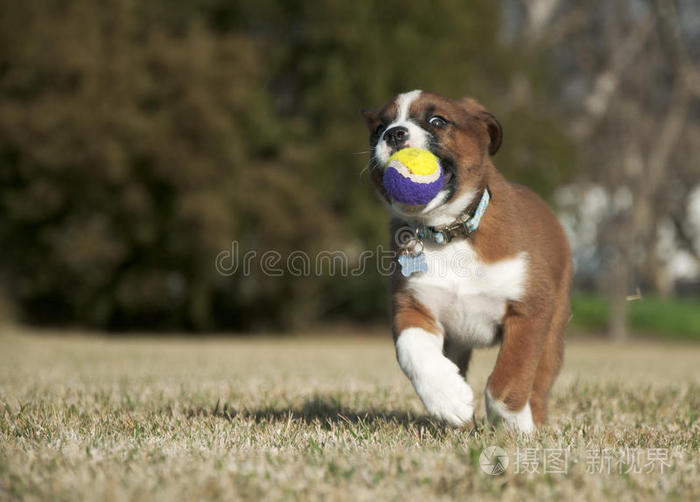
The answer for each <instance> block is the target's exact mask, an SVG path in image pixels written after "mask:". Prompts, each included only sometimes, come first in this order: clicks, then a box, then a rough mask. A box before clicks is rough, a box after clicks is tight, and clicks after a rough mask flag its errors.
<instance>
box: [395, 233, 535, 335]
mask: <svg viewBox="0 0 700 502" xmlns="http://www.w3.org/2000/svg"><path fill="white" fill-rule="evenodd" d="M424 252H425V255H426V260H427V263H428V271H427V272H425V273H419V274H414V275H412V276H411V277H410V278H409V279H408V287H409V288H410V290H411V291H412V292H413V294H414V296H415V298H416V300H418V301H419V302H421V303H422V304H423V305H424V306H425V307H426V308H428V309H429V310H430V311H431V313H432V314H433V316H434V317H435V319H436V320H437V321H438V323H440V324H441V325H442V327H443V328H444V329H445V332H446V334H447V336H448V337H449V338H450V339H453V340H454V341H456V342H458V343H460V344H464V345H466V346H468V347H485V346H489V345H492V344H493V343H494V341H495V335H496V332H497V328H498V325H499V324H500V322H501V320H502V318H503V315H504V314H505V309H506V303H507V302H508V301H509V300H518V299H520V298H521V297H522V295H523V292H524V289H525V282H526V278H527V253H520V254H518V255H516V256H514V257H511V258H508V259H505V260H502V261H499V262H495V263H484V262H482V261H481V260H480V259H479V257H478V255H477V254H476V252H475V251H474V250H473V249H472V247H471V245H470V242H469V241H468V240H466V239H458V240H455V241H453V242H451V243H449V244H446V245H444V246H437V245H435V244H432V243H425V250H424Z"/></svg>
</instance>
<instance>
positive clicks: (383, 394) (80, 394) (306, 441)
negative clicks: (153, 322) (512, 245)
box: [0, 328, 700, 501]
mask: <svg viewBox="0 0 700 502" xmlns="http://www.w3.org/2000/svg"><path fill="white" fill-rule="evenodd" d="M495 354H496V352H495V350H493V349H489V350H484V351H480V352H477V354H476V357H475V360H474V363H473V367H472V369H471V370H470V374H469V380H470V382H471V383H472V387H473V388H474V389H475V392H476V394H477V396H478V399H479V407H478V408H477V416H478V418H479V428H478V430H476V431H472V432H466V431H461V430H454V429H450V428H444V427H443V426H441V425H440V424H436V423H433V422H432V421H431V420H429V419H428V418H427V417H426V416H425V415H424V412H423V409H422V407H421V406H420V403H419V401H418V399H417V397H416V396H415V394H414V392H413V390H412V388H411V387H410V385H409V383H408V381H407V380H406V378H405V377H404V376H403V375H402V374H401V372H400V370H399V369H398V366H397V364H396V362H395V358H394V354H393V349H392V346H391V341H390V337H388V336H387V337H386V338H370V337H361V336H346V337H332V338H323V337H315V338H308V337H307V338H284V339H277V338H262V339H255V338H243V339H241V338H239V339H226V338H219V339H217V338H210V339H201V340H197V339H186V338H177V337H173V338H159V339H152V338H151V339H149V338H138V339H133V338H132V339H129V338H109V337H100V336H82V335H80V334H70V335H69V334H66V333H27V332H24V331H22V330H18V329H10V328H5V329H4V330H3V331H2V332H1V333H0V499H2V500H152V499H157V500H237V499H247V500H259V499H266V500H268V499H269V500H279V499H300V500H353V501H354V500H397V499H405V497H407V496H409V495H410V497H411V498H412V499H414V500H424V499H425V500H431V499H434V500H448V499H463V500H464V499H467V498H473V499H477V500H481V499H484V500H491V499H499V500H523V499H524V498H537V499H546V498H556V499H567V500H590V499H597V500H608V499H615V500H620V501H624V500H640V499H649V500H660V499H670V500H674V499H675V500H691V499H695V500H697V499H698V498H699V497H700V475H699V473H698V457H697V454H698V444H699V443H698V441H699V439H700V435H699V431H700V425H699V423H698V419H697V418H698V410H700V370H699V369H698V360H700V357H699V356H700V346H698V345H688V344H669V343H666V344H661V343H651V342H633V343H631V344H628V345H609V344H605V343H602V342H599V341H588V342H583V341H580V340H575V341H572V342H571V343H570V345H569V347H568V348H567V361H566V364H565V368H564V371H563V373H562V375H561V377H560V379H559V381H558V383H557V385H556V386H555V388H554V390H553V395H552V399H551V408H552V409H551V415H552V416H551V423H550V425H549V426H548V427H546V428H544V429H543V430H541V431H539V432H537V433H536V434H534V435H533V436H532V437H518V436H517V435H515V434H512V433H510V432H508V431H504V430H501V429H497V430H492V429H490V428H488V427H486V426H485V425H484V424H483V419H482V417H483V414H484V410H483V403H482V402H481V399H482V390H483V386H484V384H485V380H486V378H487V376H488V374H489V371H490V369H491V367H492V365H493V361H494V358H495ZM490 445H497V446H501V447H502V448H503V449H504V450H505V451H506V452H507V453H508V454H509V456H510V466H509V467H508V469H507V470H506V472H505V474H504V475H502V476H489V475H487V474H485V473H484V472H482V470H481V469H480V467H479V458H480V454H481V451H482V449H484V448H485V447H487V446H490ZM560 449H562V450H560ZM563 449H566V451H567V453H566V455H567V461H566V473H563V474H557V473H553V472H551V471H552V470H553V469H552V468H551V467H549V468H547V469H546V470H547V471H548V472H545V467H544V457H545V455H550V454H551V452H552V451H554V452H555V453H556V452H561V451H563ZM608 449H609V450H608ZM635 449H639V450H638V451H639V452H640V457H639V459H640V460H639V462H637V463H635V462H633V461H631V460H630V459H633V458H634V457H633V456H629V458H627V459H625V458H624V457H625V456H628V454H629V453H630V452H635V451H637V450H635ZM656 449H662V450H656ZM518 451H519V452H520V457H518V455H517V452H518ZM545 452H547V453H545ZM659 452H665V455H667V458H665V460H664V459H663V458H662V461H661V462H658V463H654V462H651V461H650V460H649V459H650V458H653V456H654V455H657V457H658V455H660V454H661V453H659ZM527 455H530V456H532V455H534V457H535V458H536V459H537V461H536V462H533V463H530V464H526V463H525V462H524V461H523V460H524V459H523V457H524V456H527ZM594 455H600V457H599V458H607V457H610V459H611V461H610V467H609V468H608V467H607V466H606V465H605V461H601V462H599V463H596V462H594V461H593V460H594V459H595V458H596V457H594ZM516 458H520V459H521V461H519V462H517V464H518V465H519V466H520V470H521V471H523V472H521V473H518V472H516V470H517V469H516ZM550 458H551V457H550ZM592 459H593V460H592ZM598 464H600V465H598ZM662 464H663V465H662ZM549 465H550V466H551V465H555V464H552V463H551V462H550V463H549ZM635 465H639V466H640V467H643V469H642V472H634V471H635V470H636V469H635ZM527 466H530V468H531V469H532V470H535V471H537V472H531V473H525V472H524V471H525V470H526V469H525V467H527ZM649 466H650V467H651V468H649ZM630 467H632V468H631V469H630ZM662 467H663V472H661V471H662ZM589 470H591V471H593V470H596V471H598V470H600V471H602V472H588V471H589ZM626 470H630V471H632V472H629V473H625V472H624V471H626ZM647 470H649V471H650V472H646V471H647Z"/></svg>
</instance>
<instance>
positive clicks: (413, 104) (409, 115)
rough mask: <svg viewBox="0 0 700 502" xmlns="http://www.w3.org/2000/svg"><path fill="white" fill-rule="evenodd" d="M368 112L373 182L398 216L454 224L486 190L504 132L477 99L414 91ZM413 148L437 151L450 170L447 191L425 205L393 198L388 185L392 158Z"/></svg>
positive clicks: (366, 114)
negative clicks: (384, 179) (385, 183)
mask: <svg viewBox="0 0 700 502" xmlns="http://www.w3.org/2000/svg"><path fill="white" fill-rule="evenodd" d="M363 114H364V116H365V119H366V121H367V127H368V128H369V133H370V135H369V143H370V169H369V171H370V173H371V178H372V181H373V182H374V184H375V186H376V188H377V191H378V192H379V194H380V196H381V197H382V198H384V200H385V201H386V202H387V203H388V204H389V206H390V207H391V209H392V211H394V212H395V213H396V214H397V215H398V216H400V217H408V218H412V219H420V220H423V221H425V222H427V223H429V224H431V225H439V224H445V223H449V222H450V221H452V220H454V219H455V218H456V217H457V216H459V214H460V213H462V212H463V211H464V210H465V209H466V207H467V206H468V205H469V204H470V202H471V201H472V200H473V199H474V198H475V196H476V195H477V193H478V192H479V191H480V189H483V188H485V180H484V177H485V175H486V173H487V169H488V168H489V166H491V165H492V164H491V162H490V160H489V155H493V154H495V153H496V151H497V150H498V148H499V146H500V145H501V139H502V136H503V133H502V130H501V125H500V124H499V123H498V121H497V120H496V118H495V117H494V116H493V115H491V114H490V113H488V112H487V111H486V109H485V108H484V107H483V106H481V105H480V104H479V103H478V102H476V101H475V100H473V99H470V98H464V99H460V100H458V101H453V100H451V99H448V98H445V97H443V96H440V95H438V94H433V93H430V92H423V91H411V92H407V93H404V94H399V95H398V96H397V97H396V98H395V99H393V100H391V101H389V102H388V103H387V104H385V105H384V106H383V107H381V108H380V109H378V110H370V111H363ZM408 147H414V148H423V149H426V150H429V151H431V152H432V153H433V154H434V155H435V156H437V157H438V159H439V161H440V165H441V167H442V169H443V172H444V179H445V183H444V186H443V188H442V190H441V191H440V192H439V193H438V194H437V195H436V196H435V197H434V198H433V199H432V200H431V201H430V202H428V203H427V204H425V205H423V206H407V205H404V204H400V203H398V202H397V201H395V200H392V199H391V197H390V196H389V195H388V194H387V192H386V191H385V190H384V187H383V185H382V175H383V172H384V170H385V169H386V166H387V162H388V161H389V157H390V156H391V155H392V154H393V153H395V152H397V151H398V150H401V149H403V148H408Z"/></svg>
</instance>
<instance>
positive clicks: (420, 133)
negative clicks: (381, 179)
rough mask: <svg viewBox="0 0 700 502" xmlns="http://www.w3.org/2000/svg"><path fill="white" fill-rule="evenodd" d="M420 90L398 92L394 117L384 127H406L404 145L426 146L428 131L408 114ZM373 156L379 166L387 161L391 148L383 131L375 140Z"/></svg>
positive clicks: (410, 146)
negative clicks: (377, 139) (406, 139)
mask: <svg viewBox="0 0 700 502" xmlns="http://www.w3.org/2000/svg"><path fill="white" fill-rule="evenodd" d="M421 92H422V91H419V90H415V91H411V92H405V93H403V94H399V95H398V96H397V97H396V107H397V112H396V118H395V119H394V121H393V122H391V124H389V125H388V126H387V128H386V130H389V129H391V128H392V127H405V128H406V129H408V141H407V142H406V147H409V148H427V147H428V138H429V134H428V132H427V131H426V130H425V129H423V128H422V127H420V126H419V125H418V124H416V123H415V122H413V121H412V120H411V118H410V116H409V112H410V109H411V104H413V102H414V101H416V100H417V99H418V98H419V97H420V95H421ZM374 156H375V158H376V160H377V162H378V164H379V165H380V166H385V165H386V163H387V162H389V157H390V156H391V148H389V145H387V144H386V141H384V134H383V133H382V135H381V137H380V138H379V141H377V146H376V148H375V150H374Z"/></svg>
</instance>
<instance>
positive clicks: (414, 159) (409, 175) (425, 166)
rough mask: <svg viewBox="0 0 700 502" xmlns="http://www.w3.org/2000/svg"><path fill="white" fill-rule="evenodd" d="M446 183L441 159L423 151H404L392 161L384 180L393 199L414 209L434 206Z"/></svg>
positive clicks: (385, 172)
mask: <svg viewBox="0 0 700 502" xmlns="http://www.w3.org/2000/svg"><path fill="white" fill-rule="evenodd" d="M443 181H444V180H443V174H442V168H441V167H440V162H439V161H438V159H437V157H436V156H435V155H433V154H432V153H430V152H429V151H428V150H423V149H422V148H404V149H403V150H399V151H398V152H396V153H395V154H394V155H392V156H391V157H389V162H388V164H387V167H386V169H385V170H384V177H383V179H382V183H383V184H384V188H385V189H386V192H387V193H388V194H389V196H390V197H391V198H392V199H394V200H396V201H397V202H400V203H402V204H408V205H411V206H418V205H423V204H427V203H428V202H430V201H431V200H432V199H433V198H434V197H435V196H436V195H437V194H438V192H439V191H440V190H441V189H442V185H443Z"/></svg>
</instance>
